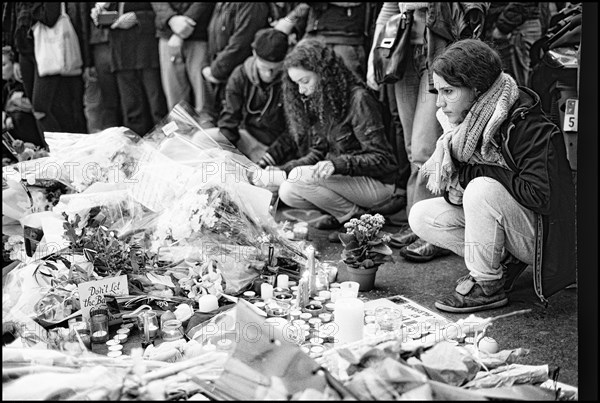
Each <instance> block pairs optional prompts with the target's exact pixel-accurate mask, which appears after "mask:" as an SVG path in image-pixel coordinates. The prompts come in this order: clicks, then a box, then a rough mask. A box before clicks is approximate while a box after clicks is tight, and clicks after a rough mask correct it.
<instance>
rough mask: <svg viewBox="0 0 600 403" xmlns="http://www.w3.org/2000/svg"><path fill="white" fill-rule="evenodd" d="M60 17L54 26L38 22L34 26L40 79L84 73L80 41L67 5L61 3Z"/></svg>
mask: <svg viewBox="0 0 600 403" xmlns="http://www.w3.org/2000/svg"><path fill="white" fill-rule="evenodd" d="M60 9H61V10H60V16H59V17H58V20H57V21H56V24H54V26H52V27H49V26H47V25H46V24H43V23H41V22H39V21H38V22H37V23H36V24H35V25H34V26H33V45H34V54H35V60H36V63H37V67H38V73H39V75H40V77H44V76H53V75H61V76H76V75H79V74H81V73H82V67H83V59H82V57H81V49H80V47H79V39H78V38H77V33H76V32H75V28H73V24H72V23H71V19H70V18H69V16H68V15H67V12H66V9H65V3H64V2H61V3H60Z"/></svg>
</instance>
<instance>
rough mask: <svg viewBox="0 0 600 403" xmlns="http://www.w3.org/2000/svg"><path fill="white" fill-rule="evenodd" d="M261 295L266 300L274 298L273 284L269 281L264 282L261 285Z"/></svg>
mask: <svg viewBox="0 0 600 403" xmlns="http://www.w3.org/2000/svg"><path fill="white" fill-rule="evenodd" d="M260 296H261V298H262V299H263V300H265V301H267V300H269V299H271V298H273V286H272V285H271V284H269V283H262V284H261V285H260Z"/></svg>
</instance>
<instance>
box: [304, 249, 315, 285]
mask: <svg viewBox="0 0 600 403" xmlns="http://www.w3.org/2000/svg"><path fill="white" fill-rule="evenodd" d="M316 267H317V266H316V265H315V248H314V246H312V245H309V246H308V247H307V248H306V269H307V272H308V273H309V283H308V295H309V296H310V297H312V296H313V295H315V294H316V293H317V271H316Z"/></svg>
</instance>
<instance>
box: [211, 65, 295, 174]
mask: <svg viewBox="0 0 600 403" xmlns="http://www.w3.org/2000/svg"><path fill="white" fill-rule="evenodd" d="M255 60H256V59H255V57H254V56H251V57H249V58H248V59H246V61H245V62H244V63H243V64H241V65H239V66H237V67H236V68H235V69H234V70H233V73H231V76H230V77H229V80H227V87H226V90H225V101H226V102H225V104H224V106H223V111H221V115H220V116H219V122H218V126H219V129H220V130H221V132H222V133H223V134H224V135H225V137H227V139H229V141H231V142H232V143H233V144H236V143H237V141H238V140H239V139H240V135H239V132H238V129H239V128H244V129H246V130H247V131H248V132H249V133H250V134H251V135H252V136H253V137H254V138H256V139H257V140H258V141H260V142H261V143H263V144H266V145H269V146H270V147H269V149H268V150H267V152H268V153H269V155H271V157H273V160H274V162H275V164H276V165H280V164H282V163H284V162H286V161H288V160H290V159H292V158H295V157H296V151H297V147H296V142H295V141H294V139H293V137H292V136H291V135H290V134H289V133H288V129H287V122H286V120H285V112H284V110H283V95H282V89H281V76H279V77H278V78H276V79H275V80H274V81H273V82H272V83H269V84H264V83H262V82H261V81H260V78H259V76H258V70H257V68H256V65H255Z"/></svg>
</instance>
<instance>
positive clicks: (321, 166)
mask: <svg viewBox="0 0 600 403" xmlns="http://www.w3.org/2000/svg"><path fill="white" fill-rule="evenodd" d="M334 172H335V167H334V166H333V162H331V161H319V162H317V163H316V164H315V165H313V176H312V177H313V179H314V180H319V179H327V178H329V177H330V176H331V175H333V173H334Z"/></svg>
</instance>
